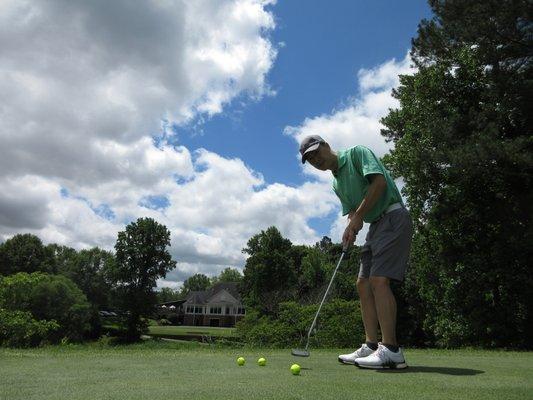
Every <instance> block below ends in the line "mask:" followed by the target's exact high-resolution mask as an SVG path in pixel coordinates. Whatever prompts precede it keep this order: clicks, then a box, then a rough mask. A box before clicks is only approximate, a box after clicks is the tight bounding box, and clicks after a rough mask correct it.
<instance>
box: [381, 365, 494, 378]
mask: <svg viewBox="0 0 533 400" xmlns="http://www.w3.org/2000/svg"><path fill="white" fill-rule="evenodd" d="M375 372H381V373H387V374H391V373H393V374H408V373H430V374H443V375H456V376H469V375H470V376H471V375H479V374H484V373H485V371H481V370H479V369H469V368H451V367H424V366H422V365H413V366H409V367H408V368H405V369H376V370H375Z"/></svg>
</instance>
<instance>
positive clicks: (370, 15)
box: [176, 0, 431, 235]
mask: <svg viewBox="0 0 533 400" xmlns="http://www.w3.org/2000/svg"><path fill="white" fill-rule="evenodd" d="M272 11H273V13H274V15H275V18H276V24H277V27H276V29H275V30H274V31H273V32H272V33H271V35H270V36H271V38H272V41H273V42H274V43H276V44H282V45H281V46H280V49H279V52H278V55H277V58H276V61H275V64H274V66H273V68H272V70H271V71H270V73H269V74H268V83H269V85H270V86H271V88H272V90H274V91H275V92H276V94H275V95H273V96H267V97H264V98H262V99H261V100H260V101H258V102H250V101H246V100H245V101H244V103H243V102H242V101H240V100H239V99H236V100H235V101H233V102H232V104H230V105H229V106H228V107H226V109H225V111H224V112H223V113H222V114H220V115H216V116H214V117H213V118H211V119H209V120H207V121H206V122H205V123H203V124H202V125H201V126H200V127H198V126H193V127H183V128H181V129H180V128H178V129H177V132H178V135H179V137H177V138H176V139H177V140H176V141H177V142H178V143H182V144H184V145H185V146H187V147H189V148H199V147H202V148H205V149H207V150H211V151H215V152H217V153H219V154H221V155H224V156H226V157H238V158H240V159H242V160H243V161H244V162H245V163H246V164H247V165H248V166H250V167H251V168H252V169H254V170H256V171H259V172H260V173H261V174H262V175H263V176H264V178H265V180H266V181H267V182H283V183H285V184H287V185H291V186H293V185H299V184H302V183H303V182H304V181H306V180H307V179H309V177H307V176H305V175H304V174H303V173H302V170H301V168H300V165H299V164H298V162H297V160H296V159H295V153H296V152H297V149H298V147H297V144H296V142H295V141H294V139H293V138H291V137H289V136H287V135H284V134H283V130H284V128H285V127H286V126H294V125H298V124H300V123H301V122H302V121H303V120H304V119H305V118H308V117H313V116H315V115H320V114H323V113H329V112H331V111H332V110H333V109H335V108H337V107H339V106H341V105H342V104H343V103H344V102H345V101H346V99H348V98H350V97H353V96H356V95H357V91H358V89H359V88H358V80H357V71H358V70H359V69H361V68H373V67H375V66H376V65H378V64H381V63H383V62H385V61H387V60H390V59H393V58H394V59H397V60H400V59H403V58H404V57H405V55H406V53H407V52H408V50H409V49H410V47H411V38H413V37H414V36H415V35H416V31H417V26H418V23H419V22H420V20H421V19H423V18H431V10H430V8H429V6H428V4H427V2H426V1H423V0H410V1H406V2H398V1H390V0H388V1H386V0H377V1H353V0H352V1H350V0H348V1H346V0H334V1H327V2H325V1H317V0H313V1H306V2H305V8H302V2H298V1H280V2H278V3H277V4H276V5H274V6H272ZM199 130H201V132H199ZM355 144H357V143H354V144H353V145H355ZM333 217H334V216H333V215H329V216H328V217H326V218H317V219H313V220H311V221H310V224H311V225H312V226H313V227H314V228H315V229H316V230H317V231H320V232H321V233H322V234H324V235H327V234H328V233H329V227H330V225H331V223H332V219H333Z"/></svg>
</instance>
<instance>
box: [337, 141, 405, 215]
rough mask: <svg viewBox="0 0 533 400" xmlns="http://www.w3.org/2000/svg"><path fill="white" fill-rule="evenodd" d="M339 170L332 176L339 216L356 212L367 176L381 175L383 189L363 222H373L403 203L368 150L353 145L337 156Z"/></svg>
mask: <svg viewBox="0 0 533 400" xmlns="http://www.w3.org/2000/svg"><path fill="white" fill-rule="evenodd" d="M337 161H338V162H339V169H338V170H337V173H336V174H334V175H333V190H334V191H335V194H336V195H337V197H338V198H339V199H340V201H341V204H342V215H346V214H348V213H349V212H350V211H352V210H356V209H357V207H359V205H360V204H361V202H362V201H363V199H364V198H365V196H366V192H367V190H368V187H369V186H370V181H369V179H368V175H371V174H381V175H383V176H384V177H385V180H386V181H387V189H386V190H385V191H384V192H383V194H382V195H381V197H380V198H379V200H378V201H377V202H376V204H374V207H373V208H372V210H370V211H369V212H368V213H367V214H366V215H365V216H364V218H363V220H364V222H369V223H370V222H373V221H375V220H376V219H377V218H379V216H380V215H381V214H383V212H384V211H385V210H386V209H387V208H388V207H389V206H390V205H391V204H394V203H403V201H402V197H401V196H400V192H399V191H398V188H397V187H396V184H395V183H394V181H393V180H392V178H391V176H390V174H389V171H387V170H386V169H385V167H384V166H383V164H382V163H381V161H380V160H379V159H378V158H377V157H376V155H375V154H374V153H373V152H372V150H370V149H368V148H367V147H365V146H355V147H352V148H349V149H346V150H340V151H339V152H338V153H337Z"/></svg>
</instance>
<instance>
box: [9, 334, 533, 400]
mask: <svg viewBox="0 0 533 400" xmlns="http://www.w3.org/2000/svg"><path fill="white" fill-rule="evenodd" d="M346 351H347V349H342V350H334V349H330V350H312V352H311V357H309V358H295V357H292V356H291V355H290V350H254V349H228V348H214V347H209V346H205V345H204V346H202V345H200V344H197V343H195V342H190V343H178V342H164V341H148V342H146V343H141V344H135V345H129V346H109V345H103V344H100V343H93V344H87V345H70V346H69V345H67V346H50V347H44V348H38V349H27V350H19V349H0V377H1V378H0V399H2V400H18V399H20V400H30V399H39V400H47V399H54V400H55V399H65V398H68V399H70V400H77V399H90V400H95V399H127V400H134V399H151V400H156V399H165V400H166V399H195V400H196V399H246V400H253V399H262V400H265V399H335V400H337V399H341V398H350V399H353V398H355V399H361V400H363V399H395V400H398V399H413V398H420V399H450V398H453V399H454V400H456V399H483V400H489V399H527V398H532V393H533V381H532V380H531V379H530V378H531V376H533V353H527V352H505V351H479V350H457V351H444V350H406V356H407V361H408V363H409V365H410V367H409V368H408V369H407V370H404V371H385V372H383V371H372V370H359V369H357V368H356V367H353V366H347V365H341V364H339V363H338V362H337V354H338V353H339V352H346ZM238 356H243V357H245V358H246V364H245V365H244V366H242V367H239V366H237V364H236V362H235V360H236V358H237V357H238ZM260 356H264V357H266V359H267V365H266V366H265V367H259V366H258V365H257V364H256V360H257V358H259V357H260ZM294 362H298V363H299V364H300V365H301V367H302V372H301V375H300V376H293V375H291V374H290V372H289V367H290V365H291V364H292V363H294ZM528 377H529V378H528Z"/></svg>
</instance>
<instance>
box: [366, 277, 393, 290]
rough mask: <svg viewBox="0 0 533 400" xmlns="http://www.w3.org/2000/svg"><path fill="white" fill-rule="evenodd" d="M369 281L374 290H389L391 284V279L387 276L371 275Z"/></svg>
mask: <svg viewBox="0 0 533 400" xmlns="http://www.w3.org/2000/svg"><path fill="white" fill-rule="evenodd" d="M369 282H370V287H371V288H372V291H373V292H376V291H381V290H384V289H386V290H388V289H389V285H390V279H389V278H387V277H386V276H371V277H370V278H369Z"/></svg>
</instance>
